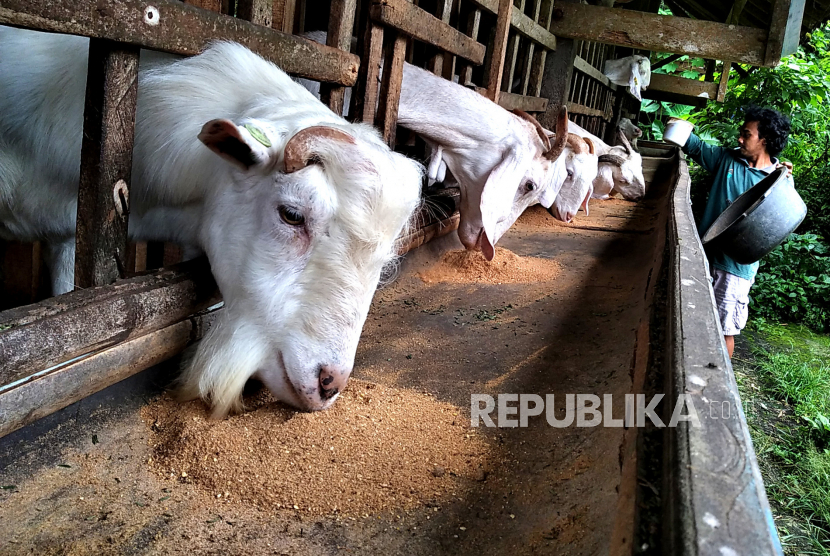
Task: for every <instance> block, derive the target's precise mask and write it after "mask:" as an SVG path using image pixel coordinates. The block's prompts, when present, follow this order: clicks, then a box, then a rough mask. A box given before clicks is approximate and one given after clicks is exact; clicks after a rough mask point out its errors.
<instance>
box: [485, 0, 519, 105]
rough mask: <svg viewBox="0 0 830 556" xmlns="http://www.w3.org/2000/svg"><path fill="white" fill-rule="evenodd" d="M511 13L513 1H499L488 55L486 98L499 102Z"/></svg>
mask: <svg viewBox="0 0 830 556" xmlns="http://www.w3.org/2000/svg"><path fill="white" fill-rule="evenodd" d="M512 12H513V0H499V13H498V16H497V20H496V35H495V38H494V39H493V47H492V52H491V53H490V67H488V68H487V70H486V71H487V85H486V88H487V98H489V99H490V100H492V101H493V102H496V103H498V102H499V93H500V92H501V79H502V75H503V72H504V58H505V55H506V54H507V36H508V34H509V33H510V14H511V13H512Z"/></svg>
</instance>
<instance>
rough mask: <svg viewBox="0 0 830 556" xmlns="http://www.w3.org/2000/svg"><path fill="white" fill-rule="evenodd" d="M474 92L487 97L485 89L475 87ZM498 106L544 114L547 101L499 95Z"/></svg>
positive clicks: (521, 96)
mask: <svg viewBox="0 0 830 556" xmlns="http://www.w3.org/2000/svg"><path fill="white" fill-rule="evenodd" d="M476 92H477V93H479V94H481V95H483V96H487V89H485V88H484V87H476ZM498 104H499V106H501V107H502V108H504V109H505V110H522V111H524V112H544V111H545V110H547V109H548V99H546V98H543V97H531V96H526V95H517V94H516V93H505V92H504V91H501V92H500V93H499V103H498Z"/></svg>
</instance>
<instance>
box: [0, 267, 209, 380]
mask: <svg viewBox="0 0 830 556" xmlns="http://www.w3.org/2000/svg"><path fill="white" fill-rule="evenodd" d="M218 300H219V295H218V291H217V289H216V284H215V283H214V282H213V278H212V276H211V274H210V265H209V264H208V262H207V259H205V258H201V259H197V260H194V261H189V262H186V263H182V264H180V265H176V266H174V267H171V268H169V269H163V270H159V271H157V272H154V273H152V274H148V275H146V276H141V277H138V278H132V279H130V280H124V281H122V282H116V283H115V284H114V285H110V286H103V287H98V288H89V289H86V290H78V291H75V292H72V293H68V294H66V295H62V296H60V297H56V298H51V299H47V300H45V301H41V302H40V303H36V304H34V305H27V306H25V307H19V308H17V309H11V310H9V311H5V312H3V313H0V361H3V364H2V366H0V386H2V385H8V384H10V383H13V382H16V381H18V380H22V379H25V378H26V377H28V376H29V375H31V374H32V373H34V372H37V371H39V370H42V369H43V368H46V367H49V366H51V365H56V364H58V363H62V362H64V361H67V360H69V359H72V358H73V357H77V356H79V355H83V354H84V353H88V352H90V351H93V350H96V349H100V348H103V347H108V346H112V345H115V344H117V343H119V342H123V341H126V340H129V339H131V338H135V337H138V336H142V335H144V334H148V333H150V332H152V331H155V330H158V329H160V328H163V327H165V326H168V325H170V324H172V323H175V322H178V321H180V320H182V319H184V318H187V316H189V315H191V314H193V313H196V312H198V311H200V310H203V309H205V308H207V307H209V306H210V305H212V304H214V303H216V302H217V301H218Z"/></svg>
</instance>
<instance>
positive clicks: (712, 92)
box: [648, 73, 718, 100]
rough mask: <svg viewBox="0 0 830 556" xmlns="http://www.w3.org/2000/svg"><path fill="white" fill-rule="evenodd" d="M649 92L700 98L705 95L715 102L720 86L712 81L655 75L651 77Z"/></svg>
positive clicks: (661, 74) (662, 74)
mask: <svg viewBox="0 0 830 556" xmlns="http://www.w3.org/2000/svg"><path fill="white" fill-rule="evenodd" d="M648 90H649V91H664V92H667V93H676V94H679V95H685V96H691V97H699V96H700V95H701V94H703V93H705V94H706V95H708V96H706V97H703V98H707V99H709V100H715V99H716V98H717V96H718V84H717V83H713V82H710V81H697V80H696V79H685V78H683V77H677V76H675V75H666V74H664V73H653V74H652V75H651V84H650V85H649V86H648Z"/></svg>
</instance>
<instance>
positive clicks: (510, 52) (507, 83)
mask: <svg viewBox="0 0 830 556" xmlns="http://www.w3.org/2000/svg"><path fill="white" fill-rule="evenodd" d="M517 1H518V4H517V5H516V6H515V9H517V10H519V11H520V12H524V9H525V0H517ZM511 16H512V14H511ZM520 44H521V35H519V33H518V32H515V31H514V32H513V33H511V34H510V37H509V38H508V39H507V52H506V53H505V56H504V73H505V74H506V77H505V78H504V79H502V84H501V90H502V91H505V92H508V93H510V92H513V80H514V79H515V78H516V64H518V62H519V45H520Z"/></svg>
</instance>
